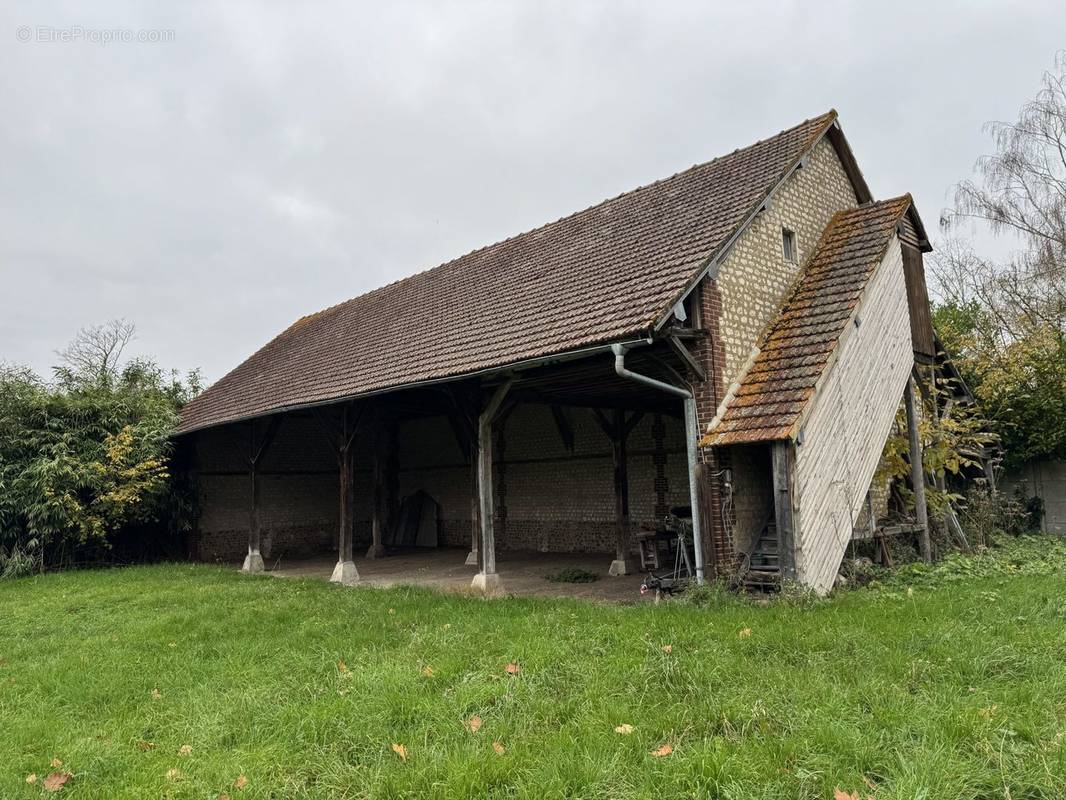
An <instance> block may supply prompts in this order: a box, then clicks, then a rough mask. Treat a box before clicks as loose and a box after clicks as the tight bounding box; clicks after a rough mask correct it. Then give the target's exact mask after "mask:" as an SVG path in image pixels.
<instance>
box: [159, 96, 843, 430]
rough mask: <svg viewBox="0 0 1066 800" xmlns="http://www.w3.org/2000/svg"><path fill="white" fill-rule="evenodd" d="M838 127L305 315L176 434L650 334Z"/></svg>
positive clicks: (800, 131)
mask: <svg viewBox="0 0 1066 800" xmlns="http://www.w3.org/2000/svg"><path fill="white" fill-rule="evenodd" d="M835 119H836V112H834V111H830V112H829V113H827V114H823V115H822V116H820V117H816V118H815V119H811V120H807V121H805V122H803V123H801V124H799V125H797V126H796V127H794V128H791V129H789V130H786V131H782V132H781V133H779V134H777V135H776V136H773V137H771V138H769V139H766V140H764V141H761V142H758V143H756V144H754V145H751V146H750V147H746V148H744V149H742V150H737V151H735V152H733V153H731V154H730V155H727V156H723V157H721V158H718V159H715V160H714V161H710V162H708V163H706V164H699V165H697V166H694V167H691V168H689V169H687V170H685V171H684V172H680V173H678V174H676V175H674V176H673V177H670V178H666V179H664V180H661V181H658V182H656V183H653V184H650V185H648V186H644V187H642V188H640V189H635V190H633V191H631V192H627V193H626V194H622V195H619V196H618V197H615V198H613V199H611V200H607V201H605V202H603V203H600V204H599V205H596V206H593V207H592V208H588V209H586V210H584V211H580V212H578V213H576V214H573V215H571V216H569V217H565V218H563V219H560V220H557V221H556V222H552V223H549V224H548V225H545V226H543V227H540V228H536V229H535V230H532V231H528V232H526V233H523V234H520V235H518V236H515V237H513V238H510V239H506V240H504V241H502V242H498V243H497V244H494V245H490V246H489V247H485V248H483V249H481V250H475V251H473V252H471V253H468V254H466V255H465V256H461V257H460V258H457V259H455V260H454V261H449V262H447V263H445V264H442V265H440V266H439V267H436V268H435V269H431V270H429V271H427V272H422V273H419V274H417V275H413V276H411V277H409V278H405V279H403V280H400V281H397V282H396V283H392V284H389V285H388V286H385V287H383V288H381V289H377V290H375V291H372V292H369V293H367V294H364V295H362V296H360V297H356V298H354V299H352V300H348V301H346V302H344V303H341V304H339V305H336V306H333V307H332V308H327V309H326V310H324V311H320V312H318V313H317V314H311V315H310V316H306V317H303V318H302V319H300V320H298V321H297V322H296V323H294V324H293V325H292V326H290V327H289V328H288V329H287V330H285V331H284V332H283V333H281V334H280V335H279V336H277V337H276V338H275V339H273V340H272V341H271V342H269V343H268V344H267V345H265V346H264V347H263V348H262V349H260V350H259V351H258V352H256V353H255V354H254V355H252V356H251V357H250V358H248V359H247V360H246V361H245V362H244V363H243V364H241V365H240V366H238V367H237V368H236V369H234V370H233V371H232V372H230V373H229V374H227V375H226V376H225V377H223V378H222V379H221V380H219V381H218V382H217V383H215V384H214V385H213V386H211V387H210V388H209V389H207V390H206V391H205V392H203V393H202V394H201V395H199V396H198V397H197V398H195V399H194V400H193V401H192V402H190V403H189V404H188V405H187V406H185V408H184V409H183V410H182V414H181V423H180V426H179V429H178V432H179V433H186V432H188V431H192V430H196V429H198V428H204V427H208V426H211V425H218V424H221V423H225V422H230V421H234V420H238V419H245V418H248V417H254V416H258V415H262V414H265V413H269V412H271V411H276V410H280V409H285V408H292V407H296V406H302V405H309V404H314V403H321V402H326V401H329V400H339V399H342V398H346V397H354V396H358V395H361V394H365V393H369V392H375V391H382V390H385V389H390V388H395V387H401V386H406V385H410V384H414V383H418V382H421V381H427V380H438V379H444V378H449V377H455V376H461V375H464V374H468V373H473V372H479V371H482V370H485V369H493V368H498V367H503V366H506V365H509V364H514V363H517V362H520V361H524V360H527V359H531V358H538V357H541V356H548V355H553V354H556V353H563V352H566V351H570V350H574V349H577V348H581V347H584V346H588V345H593V344H600V343H604V342H610V341H614V340H618V339H622V338H625V337H628V336H632V335H634V334H639V333H643V332H645V331H647V330H649V329H650V328H651V327H652V326H654V324H655V323H656V322H657V321H658V320H659V319H660V318H661V317H663V316H664V315H665V314H666V313H667V312H668V310H669V309H670V307H671V306H672V305H673V304H674V303H676V302H677V300H678V299H679V298H680V296H681V295H682V294H683V292H684V291H685V290H686V289H687V288H688V286H689V284H690V283H691V282H692V281H693V280H694V279H695V278H696V277H697V275H698V273H699V271H700V269H701V268H702V267H703V266H704V265H705V264H706V262H707V261H708V259H710V258H711V257H713V256H714V255H715V254H716V253H717V251H718V250H719V249H720V248H722V247H723V245H725V244H726V242H727V241H728V240H729V238H730V236H731V235H732V234H733V233H734V232H735V231H736V230H737V229H738V228H739V227H740V226H741V225H742V224H743V223H744V222H745V220H746V219H747V218H748V216H749V215H750V214H751V213H752V212H753V211H754V210H755V209H756V208H757V207H758V205H759V204H761V203H762V201H763V200H764V199H765V197H766V196H767V194H768V193H769V192H770V190H771V189H772V188H773V187H774V186H775V185H776V184H777V183H778V182H779V181H780V180H781V179H782V178H783V177H784V176H785V175H786V174H787V173H788V171H789V170H790V169H791V168H792V167H793V166H794V165H795V164H796V162H798V161H799V160H800V158H802V156H803V155H804V154H805V153H806V152H807V151H808V150H809V149H810V148H811V147H812V146H813V145H814V144H815V143H816V142H817V140H818V139H819V137H821V136H822V134H824V133H825V132H826V131H827V130H828V129H829V127H830V126H831V125H832V123H833V121H834V120H835Z"/></svg>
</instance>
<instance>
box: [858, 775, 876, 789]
mask: <svg viewBox="0 0 1066 800" xmlns="http://www.w3.org/2000/svg"><path fill="white" fill-rule="evenodd" d="M862 781H863V783H865V784H866V788H867V789H869V790H870V791H871V792H876V791H877V784H876V783H874V782H873V781H872V780H870V778H868V777H867V776H866V775H863V776H862Z"/></svg>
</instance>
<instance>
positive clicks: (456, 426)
mask: <svg viewBox="0 0 1066 800" xmlns="http://www.w3.org/2000/svg"><path fill="white" fill-rule="evenodd" d="M445 416H446V417H447V418H448V425H449V426H450V427H451V429H452V436H454V437H455V444H456V445H457V446H458V447H459V452H460V453H462V454H463V460H464V461H466V460H467V459H468V458H470V443H471V436H470V430H469V428H470V425H469V423H468V422H466V421H464V420H463V418H462V417H463V416H465V415H461V414H459V413H458V412H455V413H452V414H446V415H445Z"/></svg>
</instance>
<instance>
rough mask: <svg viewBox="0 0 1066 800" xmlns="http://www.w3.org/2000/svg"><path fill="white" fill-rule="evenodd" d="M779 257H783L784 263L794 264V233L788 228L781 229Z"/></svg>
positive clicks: (795, 256)
mask: <svg viewBox="0 0 1066 800" xmlns="http://www.w3.org/2000/svg"><path fill="white" fill-rule="evenodd" d="M781 255H782V256H784V258H785V261H788V262H789V263H791V264H795V263H796V259H797V255H796V232H795V231H790V230H789V229H788V228H782V229H781Z"/></svg>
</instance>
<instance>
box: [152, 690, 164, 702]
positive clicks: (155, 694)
mask: <svg viewBox="0 0 1066 800" xmlns="http://www.w3.org/2000/svg"><path fill="white" fill-rule="evenodd" d="M152 699H153V700H162V699H163V693H162V692H161V691H159V690H158V689H152Z"/></svg>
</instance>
